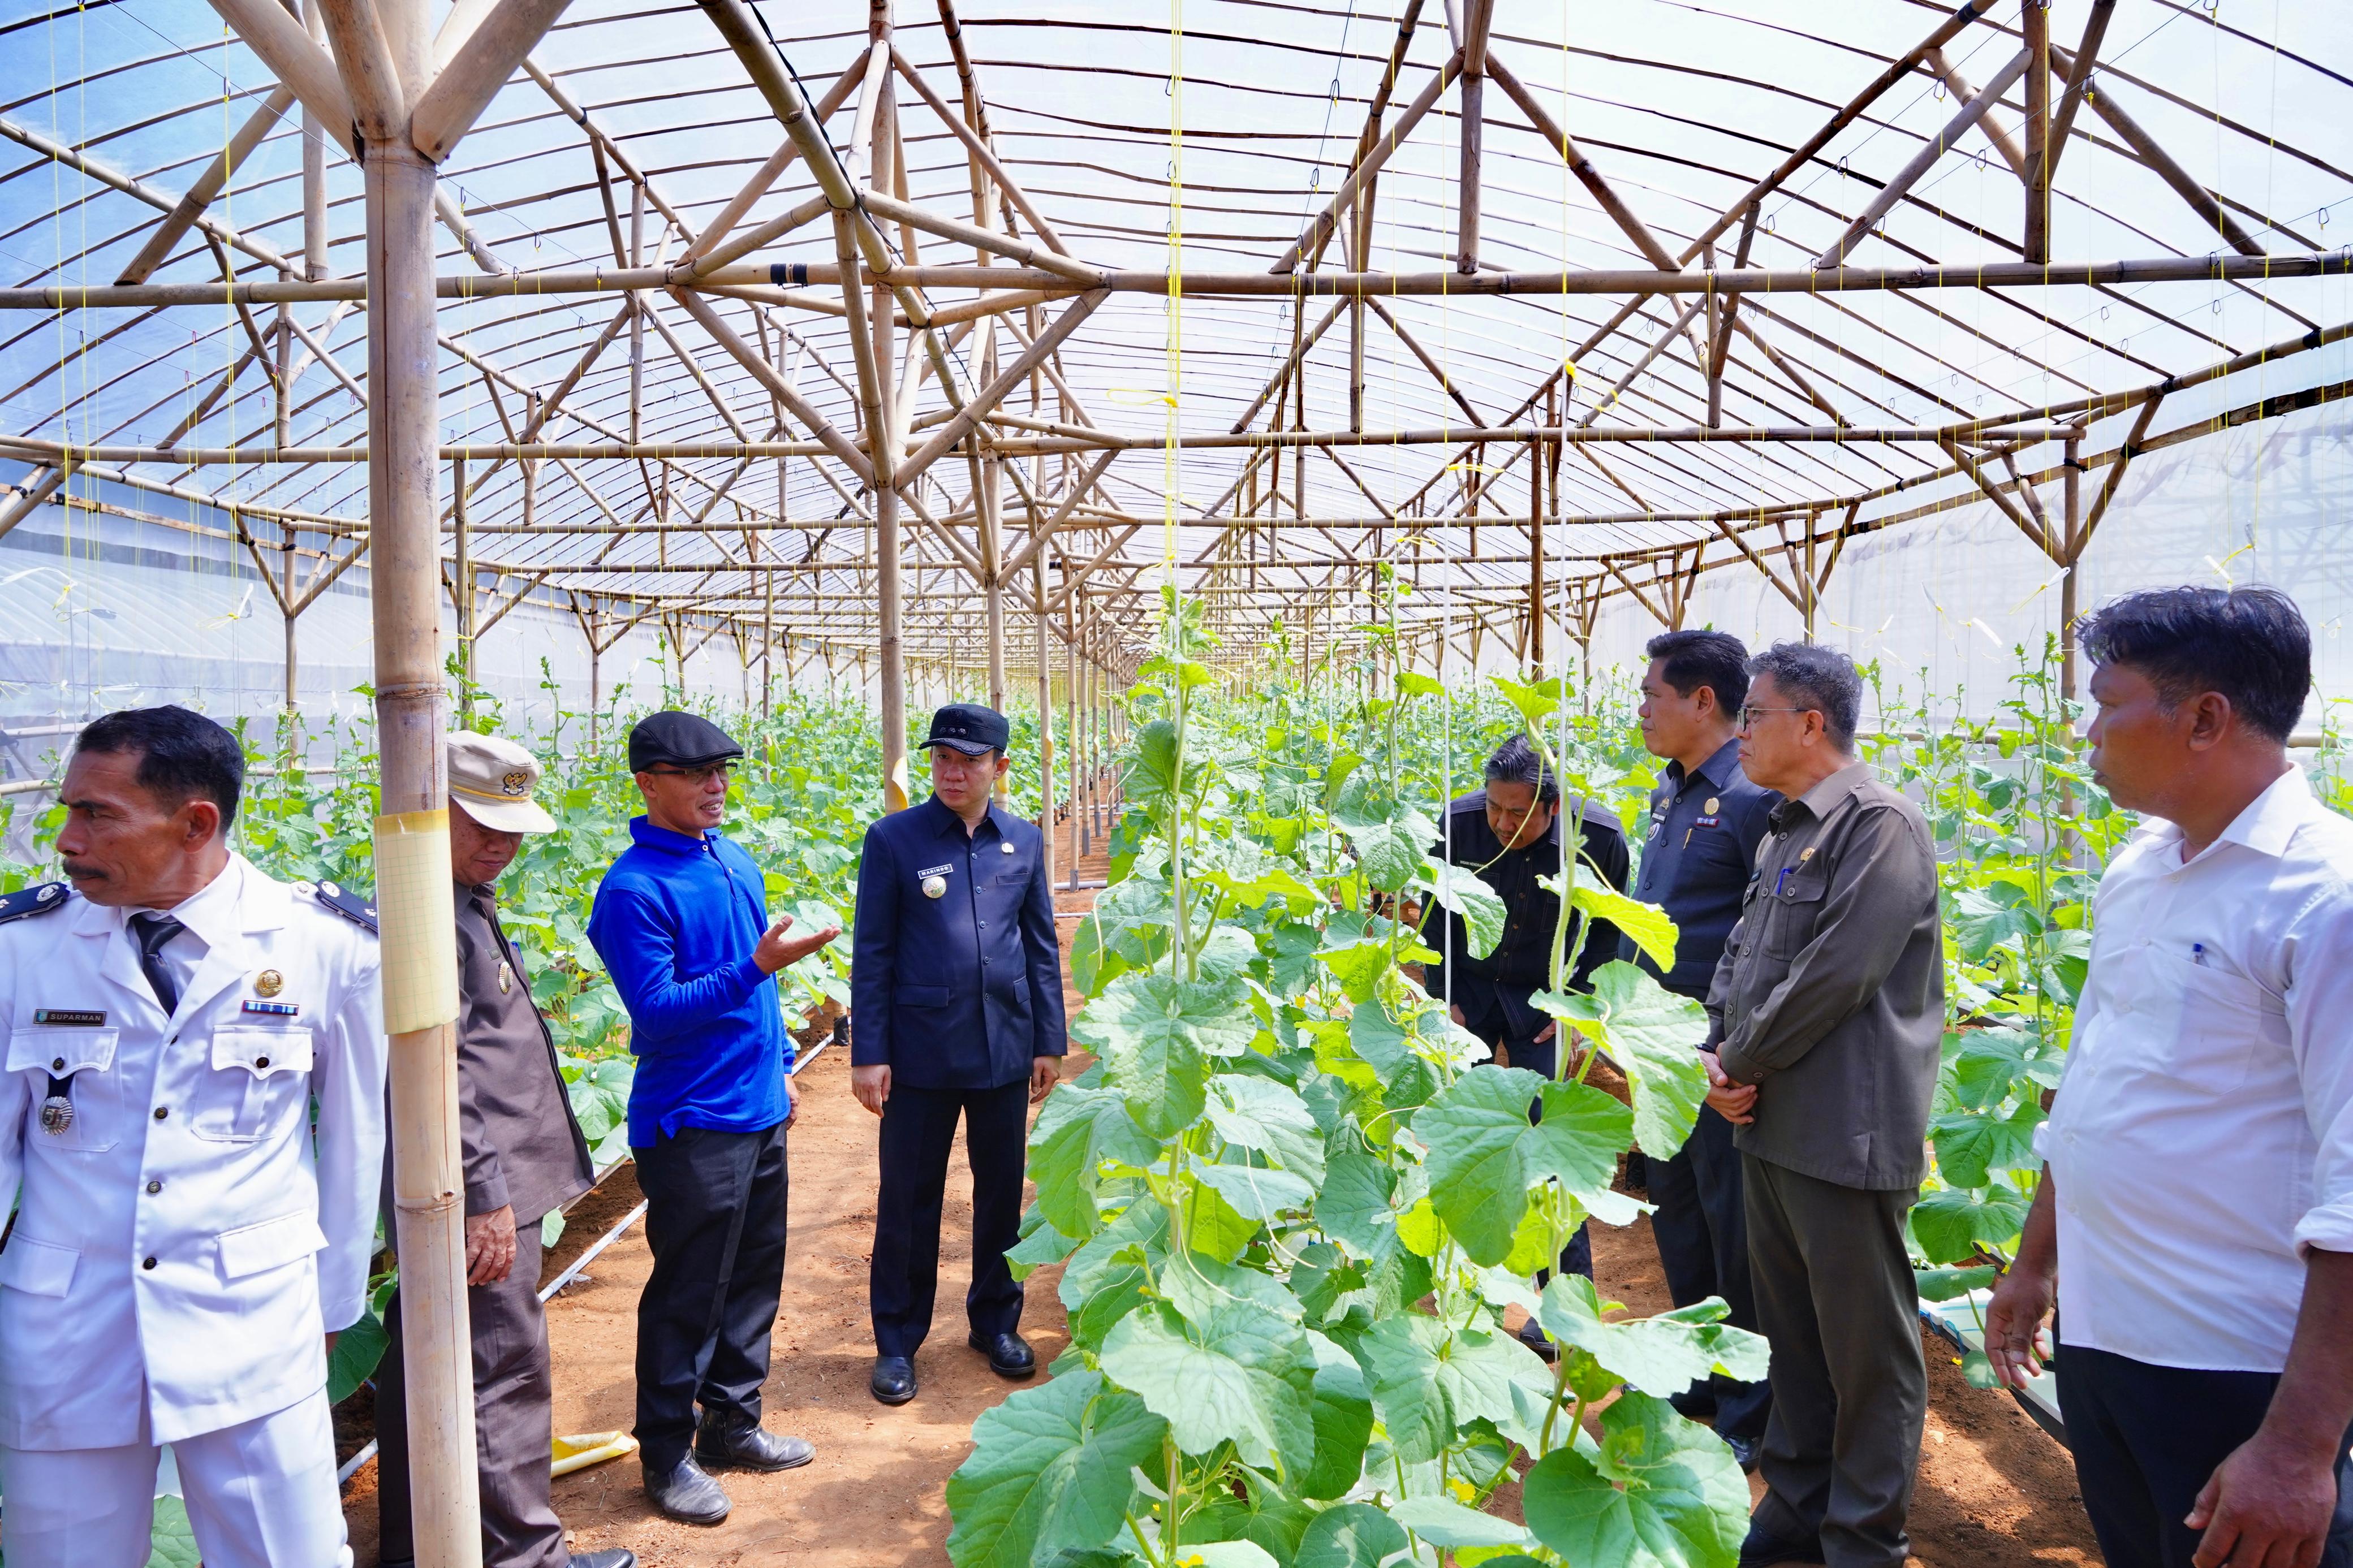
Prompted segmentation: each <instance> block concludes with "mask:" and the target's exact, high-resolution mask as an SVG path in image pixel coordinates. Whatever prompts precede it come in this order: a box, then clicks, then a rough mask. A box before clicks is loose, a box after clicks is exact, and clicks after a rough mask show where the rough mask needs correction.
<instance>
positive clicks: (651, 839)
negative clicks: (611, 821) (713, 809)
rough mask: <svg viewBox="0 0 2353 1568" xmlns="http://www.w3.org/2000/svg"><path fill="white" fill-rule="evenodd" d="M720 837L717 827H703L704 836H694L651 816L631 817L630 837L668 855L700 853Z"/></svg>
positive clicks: (645, 846)
mask: <svg viewBox="0 0 2353 1568" xmlns="http://www.w3.org/2000/svg"><path fill="white" fill-rule="evenodd" d="M629 837H630V838H631V839H632V840H633V841H634V842H636V843H637V844H638V845H639V846H640V847H644V848H647V849H659V850H660V851H662V852H663V853H664V854H666V855H699V854H702V852H703V851H704V850H705V849H707V848H708V847H710V846H711V842H712V840H713V839H715V838H717V837H719V830H718V829H717V828H715V827H709V828H705V829H703V832H702V837H700V838H693V837H688V836H687V835H686V834H683V833H680V832H678V831H676V830H675V829H673V828H668V827H664V826H661V825H660V824H659V823H657V822H655V821H654V820H653V819H652V818H651V817H646V816H633V817H631V818H629Z"/></svg>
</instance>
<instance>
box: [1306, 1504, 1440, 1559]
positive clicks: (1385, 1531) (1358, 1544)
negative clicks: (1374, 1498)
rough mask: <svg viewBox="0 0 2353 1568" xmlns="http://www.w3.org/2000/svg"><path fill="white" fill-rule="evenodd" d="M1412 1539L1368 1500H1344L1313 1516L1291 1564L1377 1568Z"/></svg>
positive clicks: (1404, 1547) (1407, 1546)
mask: <svg viewBox="0 0 2353 1568" xmlns="http://www.w3.org/2000/svg"><path fill="white" fill-rule="evenodd" d="M1412 1547H1413V1542H1411V1541H1409V1540H1408V1539H1407V1538H1406V1533H1405V1530H1404V1527H1402V1526H1401V1525H1399V1524H1398V1521H1395V1520H1393V1519H1391V1518H1390V1517H1389V1516H1388V1514H1385V1513H1383V1512H1382V1511H1381V1510H1379V1509H1377V1508H1375V1507H1374V1506H1373V1505H1372V1504H1370V1503H1368V1502H1344V1503H1342V1504H1341V1505H1340V1506H1339V1507H1337V1508H1331V1509H1325V1510H1324V1511H1323V1512H1322V1513H1319V1514H1317V1515H1316V1516H1315V1522H1314V1523H1313V1524H1311V1525H1309V1526H1308V1527H1307V1533H1306V1534H1305V1535H1303V1536H1302V1537H1301V1538H1300V1542H1299V1557H1298V1561H1297V1562H1296V1563H1294V1564H1293V1568H1381V1565H1382V1564H1383V1563H1387V1562H1388V1560H1389V1559H1390V1558H1391V1557H1393V1556H1395V1555H1397V1554H1398V1552H1408V1551H1410V1550H1411V1549H1412Z"/></svg>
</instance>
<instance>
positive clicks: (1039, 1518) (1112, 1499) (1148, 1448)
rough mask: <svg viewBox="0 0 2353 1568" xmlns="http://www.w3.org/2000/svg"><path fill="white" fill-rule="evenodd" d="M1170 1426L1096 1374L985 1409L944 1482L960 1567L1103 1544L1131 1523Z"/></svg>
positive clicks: (1044, 1559) (996, 1566) (1000, 1566)
mask: <svg viewBox="0 0 2353 1568" xmlns="http://www.w3.org/2000/svg"><path fill="white" fill-rule="evenodd" d="M1167 1429H1168V1427H1167V1423H1166V1422H1165V1421H1163V1420H1162V1419H1161V1418H1160V1417H1159V1416H1157V1415H1154V1414H1152V1412H1151V1411H1149V1410H1147V1409H1145V1405H1144V1402H1143V1401H1142V1400H1140V1399H1138V1398H1137V1397H1136V1396H1135V1395H1134V1394H1124V1393H1122V1392H1120V1391H1119V1390H1117V1389H1115V1388H1113V1387H1111V1386H1110V1385H1109V1384H1106V1383H1105V1382H1104V1381H1103V1376H1102V1374H1101V1373H1092V1372H1075V1373H1067V1374H1065V1375H1064V1376H1061V1377H1058V1378H1055V1379H1054V1380H1052V1381H1051V1382H1050V1383H1048V1384H1045V1385H1044V1386H1042V1387H1039V1388H1025V1389H1023V1390H1021V1391H1020V1392H1018V1393H1017V1394H1012V1395H1011V1396H1009V1397H1008V1398H1007V1399H1006V1400H1005V1401H1004V1403H1002V1404H1000V1405H996V1406H994V1407H993V1408H991V1409H988V1410H986V1411H983V1412H982V1413H981V1416H980V1419H979V1420H978V1421H976V1422H975V1423H974V1424H973V1429H972V1436H973V1451H972V1454H971V1455H970V1457H969V1458H966V1459H965V1462H964V1463H963V1464H962V1465H961V1466H959V1467H958V1468H957V1469H956V1472H955V1474H954V1475H952V1476H950V1477H949V1478H948V1485H947V1502H948V1510H949V1512H950V1513H951V1514H952V1515H953V1516H954V1517H955V1530H954V1531H952V1532H951V1533H950V1534H949V1536H948V1556H949V1558H950V1559H951V1560H952V1561H953V1562H955V1564H956V1568H980V1565H983V1564H986V1565H987V1568H1014V1565H1017V1564H1021V1565H1026V1564H1030V1563H1037V1564H1041V1565H1042V1564H1046V1563H1052V1562H1054V1561H1055V1559H1056V1557H1057V1556H1058V1555H1059V1554H1060V1553H1061V1552H1065V1551H1071V1550H1083V1549H1085V1548H1088V1547H1093V1546H1101V1545H1103V1543H1105V1542H1109V1541H1111V1540H1112V1539H1113V1537H1114V1536H1115V1535H1116V1534H1118V1533H1119V1531H1120V1530H1121V1528H1122V1527H1123V1526H1124V1524H1125V1523H1126V1520H1127V1510H1128V1506H1129V1504H1130V1503H1131V1502H1132V1501H1133V1500H1134V1496H1135V1479H1134V1474H1133V1470H1134V1467H1136V1466H1138V1465H1143V1466H1146V1467H1151V1466H1153V1465H1154V1464H1155V1461H1157V1460H1158V1458H1160V1454H1161V1439H1162V1437H1163V1436H1164V1435H1165V1434H1166V1432H1167Z"/></svg>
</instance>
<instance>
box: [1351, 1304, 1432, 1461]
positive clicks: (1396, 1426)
mask: <svg viewBox="0 0 2353 1568" xmlns="http://www.w3.org/2000/svg"><path fill="white" fill-rule="evenodd" d="M1445 1342H1446V1325H1445V1324H1443V1323H1441V1322H1440V1321H1438V1320H1437V1319H1435V1318H1432V1317H1429V1316H1426V1315H1425V1314H1423V1313H1420V1312H1399V1313H1397V1314H1395V1315H1393V1316H1389V1317H1385V1318H1380V1319H1378V1320H1377V1321H1375V1322H1374V1324H1373V1326H1372V1327H1371V1328H1369V1329H1367V1330H1366V1331H1364V1332H1363V1333H1361V1334H1359V1335H1357V1336H1356V1338H1355V1340H1353V1341H1352V1342H1349V1344H1348V1347H1347V1348H1348V1350H1349V1352H1351V1353H1352V1354H1354V1355H1355V1356H1356V1364H1357V1365H1358V1366H1359V1367H1361V1368H1362V1369H1363V1370H1364V1373H1365V1382H1366V1384H1367V1385H1368V1386H1369V1387H1370V1389H1371V1391H1372V1395H1373V1407H1374V1409H1375V1410H1377V1411H1378V1412H1379V1414H1380V1417H1381V1425H1382V1426H1385V1427H1387V1428H1388V1436H1389V1442H1390V1443H1391V1444H1392V1445H1393V1446H1394V1447H1396V1448H1397V1451H1398V1455H1399V1456H1400V1457H1401V1458H1404V1460H1405V1461H1406V1463H1408V1464H1409V1465H1410V1464H1420V1463H1423V1462H1425V1461H1427V1460H1430V1459H1434V1458H1438V1456H1439V1455H1440V1453H1442V1452H1444V1451H1445V1448H1446V1446H1447V1445H1448V1444H1449V1443H1451V1442H1452V1441H1453V1440H1454V1419H1453V1415H1452V1413H1451V1411H1449V1410H1448V1408H1447V1405H1446V1391H1445V1389H1444V1388H1442V1387H1440V1384H1439V1377H1438V1352H1439V1349H1440V1347H1441V1346H1442V1345H1444V1344H1445Z"/></svg>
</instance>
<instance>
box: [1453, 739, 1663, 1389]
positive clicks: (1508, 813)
mask: <svg viewBox="0 0 2353 1568" xmlns="http://www.w3.org/2000/svg"><path fill="white" fill-rule="evenodd" d="M1486 779H1487V787H1486V788H1484V789H1476V790H1472V792H1471V793H1470V794H1469V795H1463V796H1461V798H1459V799H1457V800H1455V801H1453V802H1451V803H1450V804H1449V805H1448V806H1447V808H1446V823H1445V837H1444V838H1443V839H1442V840H1441V842H1440V844H1439V845H1437V846H1435V848H1436V851H1437V853H1438V854H1439V855H1440V857H1442V858H1444V859H1445V860H1446V861H1447V862H1449V863H1450V864H1451V865H1455V866H1460V867H1461V868H1463V869H1465V870H1468V871H1475V872H1477V873H1478V874H1479V876H1480V878H1481V879H1482V880H1483V881H1485V882H1486V884H1487V885H1488V886H1489V887H1491V888H1493V889H1495V892H1496V893H1497V895H1498V896H1500V897H1501V898H1502V899H1503V900H1504V935H1503V940H1501V941H1500V942H1497V943H1496V944H1495V951H1494V952H1491V953H1489V954H1488V955H1487V956H1486V957H1484V958H1473V957H1472V956H1471V951H1470V946H1469V943H1468V941H1467V939H1466V936H1465V933H1464V931H1463V929H1462V921H1461V917H1460V916H1457V915H1451V914H1450V915H1449V916H1447V918H1446V921H1445V930H1444V932H1443V934H1440V933H1439V932H1435V931H1433V932H1431V933H1430V935H1431V936H1432V937H1435V938H1436V939H1437V940H1435V941H1432V942H1431V943H1430V945H1431V946H1433V947H1435V948H1437V949H1439V951H1440V954H1441V955H1442V956H1441V957H1440V960H1439V962H1437V963H1432V964H1430V966H1429V967H1428V969H1427V970H1426V971H1425V972H1424V977H1423V980H1422V984H1423V986H1424V987H1425V988H1426V989H1428V991H1429V992H1430V994H1431V995H1432V996H1435V997H1438V998H1439V999H1440V1000H1441V1001H1443V1002H1445V1003H1446V1005H1447V1008H1448V1011H1449V1012H1450V1013H1451V1016H1453V1019H1454V1021H1455V1022H1456V1023H1457V1024H1460V1025H1461V1026H1463V1027H1464V1028H1466V1029H1468V1030H1470V1031H1471V1032H1472V1034H1474V1035H1476V1036H1478V1037H1479V1038H1481V1039H1482V1040H1484V1041H1485V1042H1487V1046H1488V1047H1489V1048H1490V1049H1491V1050H1494V1051H1495V1052H1496V1053H1497V1054H1498V1058H1500V1060H1501V1062H1502V1065H1504V1066H1508V1067H1520V1068H1528V1069H1529V1070H1531V1071H1533V1072H1538V1073H1542V1074H1543V1075H1544V1076H1545V1077H1546V1078H1556V1077H1558V1076H1559V1075H1558V1071H1557V1068H1558V1067H1559V1060H1560V1026H1559V1024H1558V1022H1557V1021H1556V1020H1555V1019H1553V1018H1551V1017H1548V1016H1546V1015H1545V1014H1543V1013H1540V1012H1538V1011H1536V1009H1535V1006H1533V1005H1531V1004H1530V1002H1529V1000H1528V999H1529V997H1530V996H1532V995H1534V994H1535V993H1536V992H1538V991H1543V990H1546V989H1548V988H1549V987H1550V984H1551V982H1552V938H1553V929H1554V927H1555V926H1556V924H1557V923H1558V921H1559V920H1560V899H1559V897H1558V895H1556V894H1555V893H1553V892H1551V891H1549V890H1547V889H1545V888H1544V887H1542V886H1540V885H1539V883H1540V882H1541V880H1542V879H1545V878H1548V877H1557V876H1558V875H1559V874H1560V847H1561V842H1562V834H1561V819H1562V817H1564V816H1567V817H1568V818H1570V819H1571V820H1573V821H1574V822H1575V823H1576V824H1577V827H1578V830H1579V834H1580V837H1579V839H1578V843H1579V845H1580V847H1579V849H1578V852H1577V855H1578V859H1579V861H1580V864H1579V865H1578V867H1577V877H1578V879H1580V880H1581V879H1586V878H1596V879H1599V881H1600V882H1601V883H1602V884H1603V885H1604V886H1606V887H1609V888H1610V889H1613V890H1620V891H1622V890H1623V889H1624V888H1625V886H1626V869H1627V855H1626V835H1625V831H1624V830H1623V829H1622V828H1621V827H1620V826H1619V823H1618V818H1617V817H1616V816H1612V815H1611V814H1610V813H1609V812H1607V811H1605V810H1603V809H1602V808H1601V807H1599V806H1598V805H1594V804H1592V803H1591V802H1589V801H1576V802H1572V803H1569V804H1568V805H1567V809H1566V810H1564V809H1563V805H1562V801H1561V798H1560V784H1559V782H1558V781H1557V780H1556V779H1555V778H1554V777H1553V773H1552V770H1551V769H1550V768H1548V767H1546V766H1545V764H1544V759H1543V758H1542V757H1541V756H1540V755H1538V754H1537V752H1536V749H1535V747H1534V746H1532V745H1530V744H1529V743H1528V742H1527V739H1526V737H1525V736H1522V735H1514V736H1512V737H1511V738H1510V739H1509V740H1507V741H1505V742H1504V743H1503V744H1502V745H1500V746H1498V747H1496V748H1495V751H1494V754H1493V755H1492V756H1490V757H1489V758H1488V759H1487V767H1486ZM1617 956H1618V928H1617V927H1615V926H1613V925H1611V924H1609V922H1608V921H1593V922H1592V923H1591V924H1590V925H1588V927H1587V928H1586V931H1585V940H1584V942H1582V943H1581V944H1580V945H1579V946H1578V948H1577V952H1576V953H1575V954H1574V956H1573V959H1572V961H1571V963H1570V964H1569V967H1568V973H1567V975H1566V976H1565V977H1564V978H1565V980H1566V984H1567V989H1569V990H1573V991H1575V990H1583V989H1584V988H1585V987H1586V986H1587V985H1588V984H1589V983H1590V981H1591V978H1592V974H1593V972H1594V971H1595V970H1596V969H1599V967H1600V966H1601V965H1602V964H1604V963H1609V961H1610V960H1611V959H1613V958H1615V957H1617ZM1574 1059H1575V1058H1571V1060H1572V1062H1574ZM1560 1266H1561V1268H1562V1269H1563V1271H1565V1272H1567V1273H1572V1274H1582V1275H1584V1276H1585V1277H1586V1278H1588V1279H1591V1278H1592V1276H1593V1243H1592V1240H1591V1238H1590V1237H1588V1236H1587V1234H1586V1231H1585V1227H1584V1226H1577V1235H1576V1236H1575V1237H1571V1238H1570V1240H1569V1244H1568V1249H1567V1251H1566V1252H1564V1253H1562V1254H1561V1259H1560ZM1520 1337H1521V1339H1522V1340H1524V1341H1525V1342H1526V1343H1527V1345H1528V1346H1529V1348H1530V1349H1532V1350H1534V1351H1535V1352H1537V1353H1538V1354H1540V1355H1544V1356H1546V1357H1547V1358H1549V1356H1550V1355H1551V1353H1552V1345H1551V1342H1549V1341H1547V1340H1546V1339H1545V1337H1544V1333H1543V1331H1541V1330H1539V1329H1538V1328H1537V1327H1536V1325H1535V1320H1534V1319H1531V1320H1529V1321H1528V1322H1527V1323H1526V1325H1525V1326H1524V1327H1523V1328H1522V1329H1521V1330H1520Z"/></svg>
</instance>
